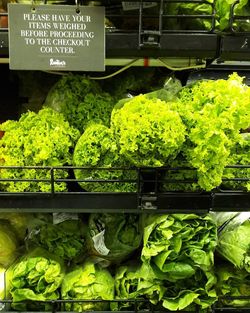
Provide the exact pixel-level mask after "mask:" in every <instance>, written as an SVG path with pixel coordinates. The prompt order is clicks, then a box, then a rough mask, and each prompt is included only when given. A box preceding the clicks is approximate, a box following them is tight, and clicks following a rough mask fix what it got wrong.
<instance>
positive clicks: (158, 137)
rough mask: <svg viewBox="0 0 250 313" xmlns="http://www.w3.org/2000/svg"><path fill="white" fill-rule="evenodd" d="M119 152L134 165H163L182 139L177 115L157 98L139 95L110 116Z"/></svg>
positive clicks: (180, 125) (181, 125)
mask: <svg viewBox="0 0 250 313" xmlns="http://www.w3.org/2000/svg"><path fill="white" fill-rule="evenodd" d="M111 129H112V131H113V132H114V136H115V139H116V142H117V145H118V147H119V150H120V154H121V155H122V156H123V157H124V158H125V159H126V160H128V161H129V162H130V163H131V164H133V165H135V166H163V165H164V164H166V161H167V159H168V158H169V157H170V156H173V155H175V154H176V153H177V152H178V151H179V150H180V148H181V146H182V144H183V143H184V141H185V134H186V131H185V126H184V124H183V123H182V120H181V118H180V116H179V114H178V113H177V112H176V111H173V110H171V109H170V108H169V106H168V104H167V103H166V102H164V101H162V100H160V99H157V98H152V99H148V97H147V96H146V95H139V96H136V97H134V98H132V99H131V100H129V101H127V102H126V103H125V104H124V105H123V106H122V107H121V108H120V109H115V110H113V112H112V116H111Z"/></svg>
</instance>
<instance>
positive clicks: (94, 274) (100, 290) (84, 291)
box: [61, 261, 114, 312]
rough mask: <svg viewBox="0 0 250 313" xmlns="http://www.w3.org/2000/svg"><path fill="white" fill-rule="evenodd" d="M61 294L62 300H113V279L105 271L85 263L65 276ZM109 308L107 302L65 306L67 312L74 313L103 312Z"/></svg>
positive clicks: (96, 265)
mask: <svg viewBox="0 0 250 313" xmlns="http://www.w3.org/2000/svg"><path fill="white" fill-rule="evenodd" d="M61 292H62V299H64V300H78V299H79V300H113V299H114V279H113V277H112V276H111V274H110V273H109V271H108V270H107V269H105V268H102V267H101V266H99V265H98V264H94V263H93V262H91V261H86V262H85V263H84V264H83V265H82V266H79V267H77V268H75V269H73V270H72V271H70V272H69V273H67V274H66V275H65V277H64V280H63V283H62V288H61ZM109 308H110V304H109V302H108V301H107V302H105V301H100V302H94V301H93V302H91V301H86V302H82V303H81V302H74V303H66V304H65V309H66V310H67V311H76V312H84V311H105V310H109Z"/></svg>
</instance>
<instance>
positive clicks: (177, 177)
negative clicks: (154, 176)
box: [161, 153, 201, 192]
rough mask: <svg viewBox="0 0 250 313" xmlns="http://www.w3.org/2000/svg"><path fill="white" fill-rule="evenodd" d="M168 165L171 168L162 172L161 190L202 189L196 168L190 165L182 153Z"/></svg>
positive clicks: (189, 190)
mask: <svg viewBox="0 0 250 313" xmlns="http://www.w3.org/2000/svg"><path fill="white" fill-rule="evenodd" d="M167 165H168V167H169V169H166V170H164V172H163V173H162V180H163V182H162V185H161V191H163V192H165V191H188V192H191V191H193V192H194V191H201V188H200V186H199V185H198V183H197V171H196V169H193V168H191V167H190V165H189V164H188V162H187V160H185V157H184V156H183V155H182V154H181V153H179V154H178V156H177V157H176V158H175V159H174V160H170V161H169V162H168V164H167Z"/></svg>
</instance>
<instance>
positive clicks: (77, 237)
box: [26, 219, 86, 262]
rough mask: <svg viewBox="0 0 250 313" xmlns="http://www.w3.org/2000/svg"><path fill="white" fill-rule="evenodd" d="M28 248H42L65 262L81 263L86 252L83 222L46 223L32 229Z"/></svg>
mask: <svg viewBox="0 0 250 313" xmlns="http://www.w3.org/2000/svg"><path fill="white" fill-rule="evenodd" d="M26 243H27V245H28V246H40V247H42V248H44V249H45V250H47V251H49V252H50V253H53V254H54V255H56V256H57V257H59V258H60V259H61V260H64V261H73V262H74V261H79V260H80V259H81V258H83V257H84V255H85V252H86V242H85V229H84V225H83V223H82V222H81V220H79V219H78V220H65V221H63V222H61V223H58V224H50V223H44V224H41V225H37V226H36V227H34V228H32V229H30V232H29V234H28V240H27V241H26Z"/></svg>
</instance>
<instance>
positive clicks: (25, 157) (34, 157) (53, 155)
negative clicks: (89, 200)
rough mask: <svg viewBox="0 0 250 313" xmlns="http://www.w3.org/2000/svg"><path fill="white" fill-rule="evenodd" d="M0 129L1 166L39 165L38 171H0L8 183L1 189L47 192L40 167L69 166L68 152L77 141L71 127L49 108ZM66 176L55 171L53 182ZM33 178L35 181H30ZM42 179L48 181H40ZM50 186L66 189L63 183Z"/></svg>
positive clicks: (46, 173) (44, 173) (46, 175)
mask: <svg viewBox="0 0 250 313" xmlns="http://www.w3.org/2000/svg"><path fill="white" fill-rule="evenodd" d="M0 129H1V130H3V131H4V132H5V133H4V136H3V138H2V139H1V140H0V160H3V164H4V166H22V167H23V166H41V168H40V169H39V168H37V169H34V168H30V169H8V168H6V169H2V170H1V178H2V179H11V180H12V181H7V182H0V184H1V185H0V186H1V189H2V190H4V191H8V192H23V191H29V192H33V191H43V192H50V191H51V183H50V178H51V177H50V171H49V170H48V169H44V168H42V167H44V166H63V165H71V164H72V149H73V148H74V145H75V142H76V140H77V139H78V138H79V132H78V130H76V129H75V128H73V127H71V126H70V125H69V123H68V122H66V121H65V119H64V117H63V115H62V114H60V113H58V112H56V111H54V110H53V109H50V108H45V109H42V110H40V111H39V112H38V113H35V112H31V111H30V112H27V113H24V114H22V116H21V117H20V119H19V120H18V121H12V120H9V121H6V122H5V123H3V124H1V125H0ZM66 177H68V172H67V171H66V170H59V169H58V170H55V173H54V178H55V179H58V178H61V179H62V178H66ZM15 179H16V181H13V180H15ZM22 179H23V181H18V180H22ZM34 179H35V180H36V181H32V180H34ZM46 179H47V180H48V182H46V181H43V180H46ZM54 187H55V191H64V190H67V186H66V184H65V183H63V182H62V183H59V182H58V183H55V186H54Z"/></svg>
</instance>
